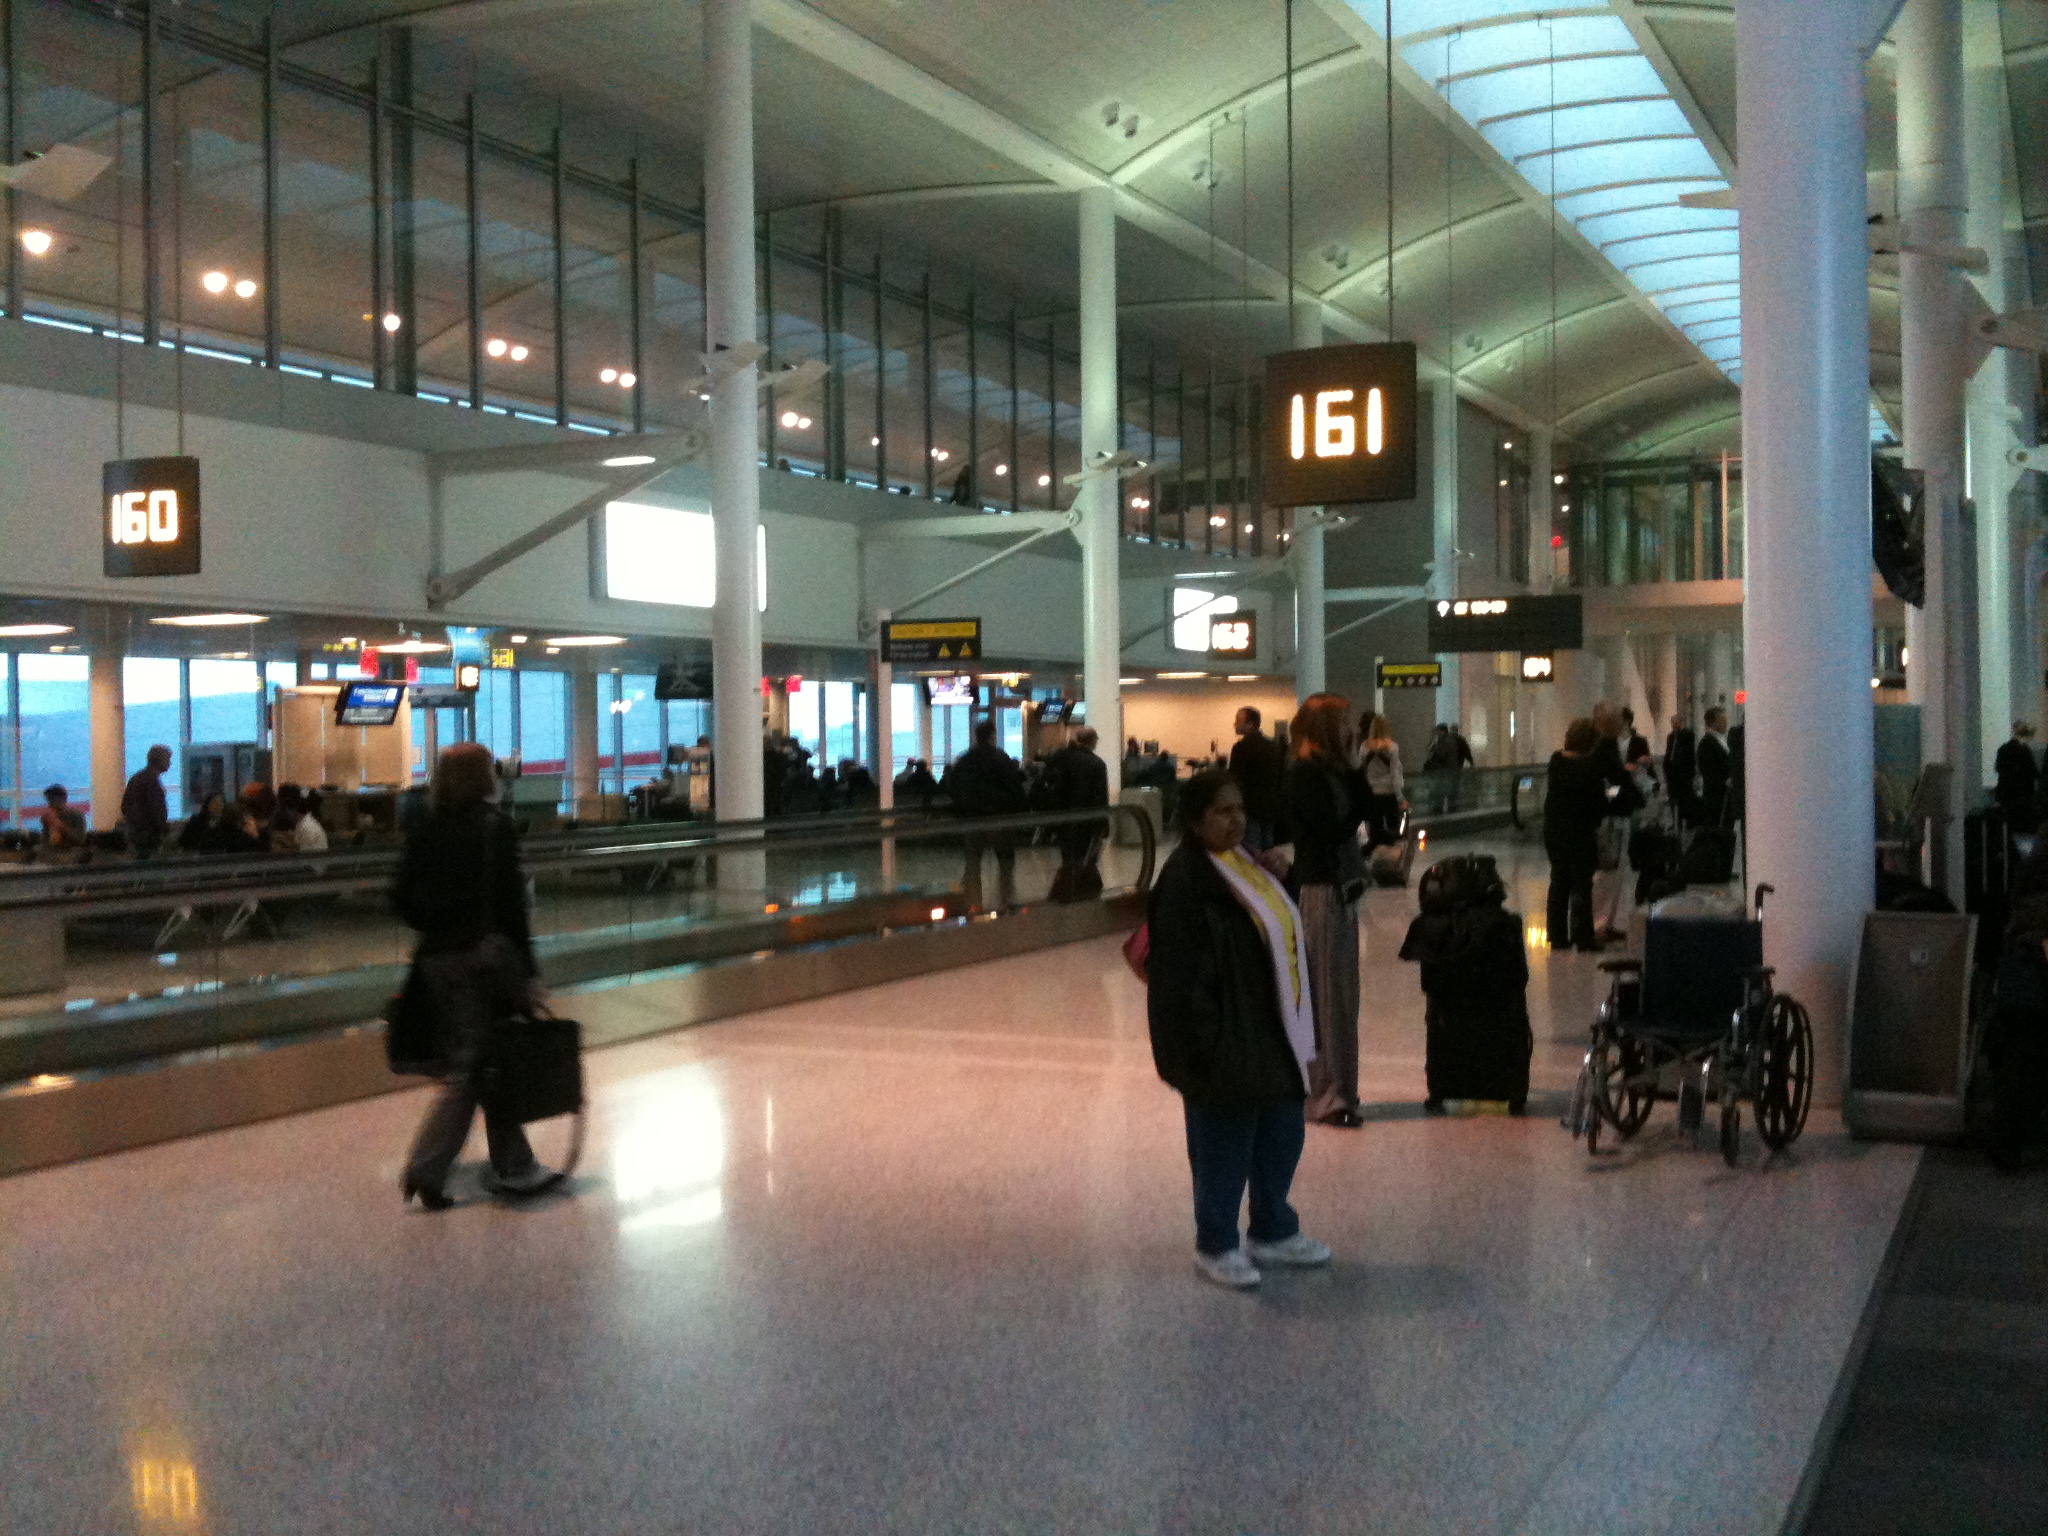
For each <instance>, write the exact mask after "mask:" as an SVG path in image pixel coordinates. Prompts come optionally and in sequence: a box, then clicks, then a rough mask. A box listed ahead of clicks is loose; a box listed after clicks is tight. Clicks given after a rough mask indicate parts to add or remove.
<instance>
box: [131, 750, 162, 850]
mask: <svg viewBox="0 0 2048 1536" xmlns="http://www.w3.org/2000/svg"><path fill="white" fill-rule="evenodd" d="M170 766H171V749H170V748H169V747H167V746H164V745H163V744H162V743H161V742H159V743H158V744H157V745H156V746H153V747H151V748H150V749H149V755H148V756H147V757H145V758H144V759H143V763H142V766H141V767H140V768H138V769H136V771H135V773H134V776H133V777H131V778H130V779H129V780H128V787H127V788H126V789H124V790H122V791H121V826H122V828H123V830H125V831H126V832H127V834H128V846H129V847H130V848H133V849H134V850H135V856H136V857H137V858H138V859H146V858H148V857H149V856H150V855H151V854H153V853H155V852H156V851H157V849H159V848H161V847H162V846H163V845H164V838H165V837H166V836H168V835H169V833H170V830H171V810H170V806H169V805H168V804H167V803H166V802H165V800H164V770H165V769H166V768H168V767H170Z"/></svg>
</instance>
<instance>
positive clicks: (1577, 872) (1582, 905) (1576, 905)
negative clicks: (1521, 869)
mask: <svg viewBox="0 0 2048 1536" xmlns="http://www.w3.org/2000/svg"><path fill="white" fill-rule="evenodd" d="M1599 745H1600V731H1599V728H1598V727H1597V726H1595V725H1594V724H1593V722H1592V721H1591V720H1588V719H1584V718H1580V719H1577V720H1574V721H1573V722H1572V723H1571V724H1570V725H1568V726H1566V727H1565V732H1564V748H1563V750H1562V751H1559V752H1554V753H1552V754H1551V757H1550V771H1549V774H1548V778H1547V781H1546V787H1545V789H1544V791H1543V851H1544V852H1545V853H1547V854H1549V855H1550V899H1549V901H1548V902H1547V903H1546V904H1545V913H1544V921H1545V922H1546V923H1547V924H1548V925H1549V929H1550V947H1551V948H1552V949H1554V950H1559V949H1565V948H1571V949H1587V950H1592V949H1598V948H1599V947H1600V936H1599V933H1598V932H1597V930H1596V928H1595V926H1594V922H1593V871H1594V870H1595V869H1596V868H1597V867H1598V865H1599V862H1600V852H1599V843H1600V822H1601V820H1602V818H1604V817H1605V816H1606V815H1607V774H1606V771H1605V769H1604V768H1603V767H1602V765H1601V763H1600V760H1599V758H1598V756H1597V755H1596V754H1597V751H1598V748H1599Z"/></svg>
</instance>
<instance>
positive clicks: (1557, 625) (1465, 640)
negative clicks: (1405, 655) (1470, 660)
mask: <svg viewBox="0 0 2048 1536" xmlns="http://www.w3.org/2000/svg"><path fill="white" fill-rule="evenodd" d="M1585 643H1586V618H1585V603H1584V600H1583V599H1582V598H1581V597H1580V596H1579V594H1578V593H1576V592H1568V593H1560V594H1558V595H1557V596H1554V597H1473V598H1463V597H1461V598H1457V599H1455V600H1453V599H1449V598H1438V599H1437V600H1436V601H1435V602H1433V603H1431V604H1430V605H1429V648H1430V649H1431V650H1432V651H1436V652H1438V653H1439V654H1444V653H1454V652H1458V651H1532V652H1535V651H1576V650H1578V649H1579V647H1581V646H1582V645H1584V644H1585Z"/></svg>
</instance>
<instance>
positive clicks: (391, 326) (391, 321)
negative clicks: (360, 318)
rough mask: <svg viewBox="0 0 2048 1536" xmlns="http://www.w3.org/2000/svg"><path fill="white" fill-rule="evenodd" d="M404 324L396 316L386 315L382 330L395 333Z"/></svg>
mask: <svg viewBox="0 0 2048 1536" xmlns="http://www.w3.org/2000/svg"><path fill="white" fill-rule="evenodd" d="M404 324H405V322H404V321H403V320H401V319H399V318H398V316H396V315H386V316H385V317H384V329H385V330H387V331H395V330H397V329H398V328H399V327H400V326H402V325H404Z"/></svg>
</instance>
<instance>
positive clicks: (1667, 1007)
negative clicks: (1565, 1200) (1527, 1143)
mask: <svg viewBox="0 0 2048 1536" xmlns="http://www.w3.org/2000/svg"><path fill="white" fill-rule="evenodd" d="M1770 893H1771V887H1770V886H1768V885H1759V886H1758V887H1757V888H1756V904H1755V908H1754V912H1753V914H1752V915H1750V916H1747V917H1745V916H1742V915H1739V909H1738V915H1734V916H1728V915H1724V914H1722V913H1716V912H1712V911H1703V910H1701V909H1700V904H1699V898H1697V897H1686V896H1676V897H1670V898H1667V899H1666V900H1664V901H1661V902H1658V903H1657V904H1656V905H1655V906H1653V907H1652V908H1651V909H1650V914H1649V923H1648V927H1647V930H1646V933H1645V938H1644V943H1643V957H1642V959H1640V960H1637V959H1633V958H1630V959H1623V960H1607V961H1603V962H1601V966H1600V969H1601V970H1603V971H1605V972H1607V973H1608V975H1609V977H1610V978H1611V980H1610V983H1609V992H1608V997H1607V1001H1606V1002H1604V1003H1602V1004H1601V1005H1600V1011H1599V1014H1598V1015H1597V1016H1596V1018H1595V1019H1594V1021H1593V1035H1592V1042H1591V1045H1590V1047H1589V1048H1588V1050H1587V1052H1586V1060H1585V1065H1584V1066H1583V1067H1581V1068H1580V1070H1579V1080H1578V1085H1577V1087H1576V1088H1575V1089H1574V1090H1573V1093H1572V1099H1571V1107H1570V1108H1569V1110H1567V1112H1566V1115H1565V1119H1564V1125H1565V1129H1567V1130H1568V1131H1570V1132H1571V1133H1572V1134H1573V1135H1574V1136H1575V1137H1576V1136H1583V1137H1584V1138H1585V1141H1586V1150H1587V1151H1588V1152H1594V1153H1597V1152H1598V1151H1599V1150H1600V1140H1601V1136H1602V1134H1603V1132H1604V1131H1608V1130H1611V1131H1612V1132H1613V1133H1614V1134H1615V1136H1616V1137H1617V1138H1618V1139H1620V1140H1622V1141H1627V1140H1628V1139H1629V1138H1631V1137H1632V1136H1634V1135H1635V1134H1636V1133H1637V1132H1638V1131H1640V1130H1641V1129H1642V1128H1643V1125H1644V1123H1645V1122H1646V1121H1648V1119H1649V1117H1650V1111H1651V1109H1652V1108H1653V1107H1654V1106H1655V1104H1656V1102H1657V1101H1658V1100H1659V1099H1660V1098H1675V1099H1676V1100H1677V1101H1678V1127H1679V1130H1680V1131H1681V1132H1682V1133H1684V1134H1685V1135H1688V1136H1690V1137H1691V1139H1692V1143H1693V1145H1694V1146H1698V1145H1699V1142H1700V1137H1701V1133H1702V1128H1703V1125H1704V1122H1705V1119H1706V1111H1707V1105H1708V1104H1709V1103H1713V1104H1716V1105H1718V1106H1719V1109H1720V1115H1721V1156H1722V1157H1723V1158H1724V1159H1725V1160H1726V1161H1727V1163H1728V1166H1729V1167H1731V1168H1732V1167H1734V1166H1735V1164H1736V1160H1737V1158H1738V1157H1739V1155H1740V1153H1741V1144H1742V1106H1743V1105H1744V1104H1747V1105H1749V1107H1750V1114H1751V1116H1752V1117H1753V1119H1754V1120H1755V1123H1756V1130H1757V1134H1758V1135H1759V1136H1760V1137H1762V1139H1763V1143H1764V1145H1765V1146H1766V1147H1767V1148H1769V1149H1770V1150H1771V1151H1772V1152H1780V1151H1783V1150H1784V1149H1785V1148H1786V1147H1789V1146H1790V1145H1792V1143H1793V1142H1795V1141H1797V1140H1798V1139H1799V1134H1800V1132H1801V1131H1803V1130H1804V1129H1805V1128H1806V1112H1807V1110H1808V1108H1809V1107H1810V1105H1811V1103H1812V1100H1813V1071H1814V1068H1813V1025H1812V1022H1811V1020H1809V1019H1808V1017H1807V1013H1806V1009H1805V1008H1804V1007H1802V1006H1801V1005H1800V1004H1799V1002H1798V1001H1797V1000H1795V999H1794V998H1792V997H1791V996H1790V995H1789V994H1787V993H1784V992H1779V991H1777V990H1775V988H1774V987H1773V986H1772V983H1771V976H1772V972H1771V967H1769V966H1767V965H1765V964H1764V963H1763V911H1764V897H1765V896H1767V895H1769V894H1770Z"/></svg>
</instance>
